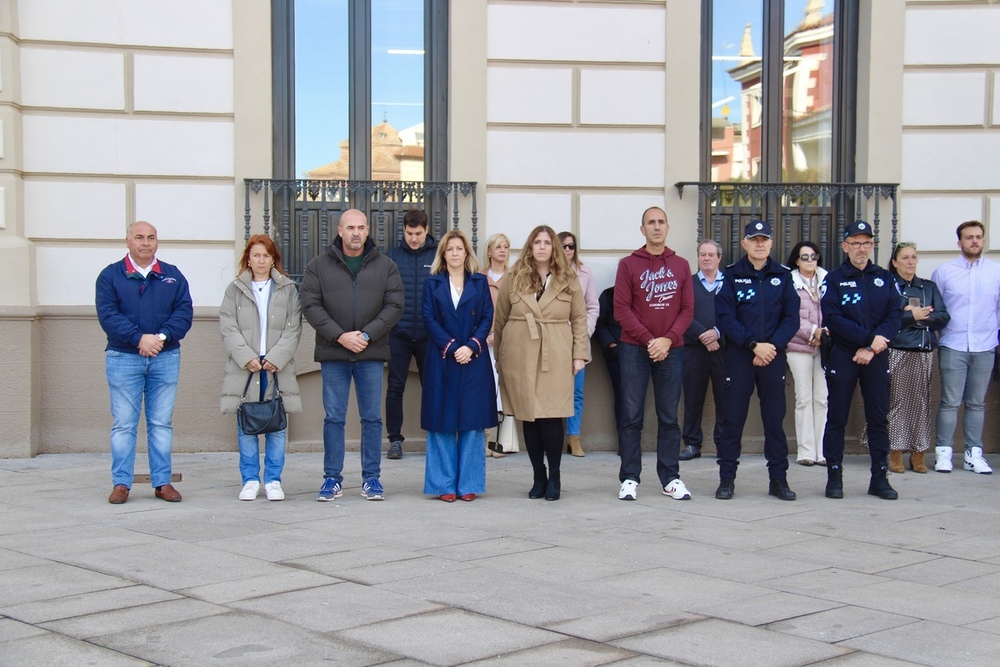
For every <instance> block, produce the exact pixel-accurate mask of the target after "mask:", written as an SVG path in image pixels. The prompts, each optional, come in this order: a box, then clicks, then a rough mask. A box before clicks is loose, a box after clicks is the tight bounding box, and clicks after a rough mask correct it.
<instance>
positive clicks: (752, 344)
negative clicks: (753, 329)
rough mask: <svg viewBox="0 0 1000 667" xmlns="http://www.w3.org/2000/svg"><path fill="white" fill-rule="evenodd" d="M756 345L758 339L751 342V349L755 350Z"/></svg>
mask: <svg viewBox="0 0 1000 667" xmlns="http://www.w3.org/2000/svg"><path fill="white" fill-rule="evenodd" d="M755 347H757V341H751V343H750V351H751V352H753V351H754V348H755Z"/></svg>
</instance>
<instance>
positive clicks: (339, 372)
mask: <svg viewBox="0 0 1000 667" xmlns="http://www.w3.org/2000/svg"><path fill="white" fill-rule="evenodd" d="M320 373H321V375H322V377H323V409H324V410H325V411H326V418H325V419H324V420H323V476H324V477H329V478H332V479H333V480H334V481H336V482H337V483H338V484H340V483H342V482H343V481H344V476H343V475H342V474H341V472H342V471H343V470H344V424H345V423H346V421H347V399H348V397H349V396H350V394H351V379H352V378H353V379H354V392H355V393H356V394H357V397H358V412H359V413H360V415H361V479H362V481H363V480H366V479H369V478H371V477H378V476H379V473H380V467H379V465H380V463H381V459H382V413H381V412H380V410H379V407H380V405H379V404H380V403H381V402H382V401H381V398H382V362H381V361H324V362H322V363H320Z"/></svg>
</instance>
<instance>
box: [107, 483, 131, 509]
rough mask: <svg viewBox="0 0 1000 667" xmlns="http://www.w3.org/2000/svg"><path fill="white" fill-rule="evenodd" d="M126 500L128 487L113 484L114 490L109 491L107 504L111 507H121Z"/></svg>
mask: <svg viewBox="0 0 1000 667" xmlns="http://www.w3.org/2000/svg"><path fill="white" fill-rule="evenodd" d="M126 500H128V487H127V486H125V485H124V484H115V488H113V489H111V495H110V496H108V502H109V503H111V504H112V505H122V504H124V503H125V501H126Z"/></svg>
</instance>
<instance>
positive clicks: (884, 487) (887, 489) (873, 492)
mask: <svg viewBox="0 0 1000 667" xmlns="http://www.w3.org/2000/svg"><path fill="white" fill-rule="evenodd" d="M887 470H888V468H887V467H886V466H882V467H880V468H879V469H878V470H876V471H874V472H873V473H872V481H871V482H869V483H868V495H870V496H878V497H879V498H881V499H882V500H896V499H897V498H899V494H898V493H896V489H894V488H892V487H891V486H889V480H888V479H887V477H886V471H887Z"/></svg>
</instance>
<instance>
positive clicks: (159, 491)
mask: <svg viewBox="0 0 1000 667" xmlns="http://www.w3.org/2000/svg"><path fill="white" fill-rule="evenodd" d="M156 497H157V498H159V499H160V500H166V501H167V502H168V503H179V502H180V501H181V494H180V492H179V491H178V490H177V489H175V488H174V487H173V485H171V484H164V485H163V486H158V487H156Z"/></svg>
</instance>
